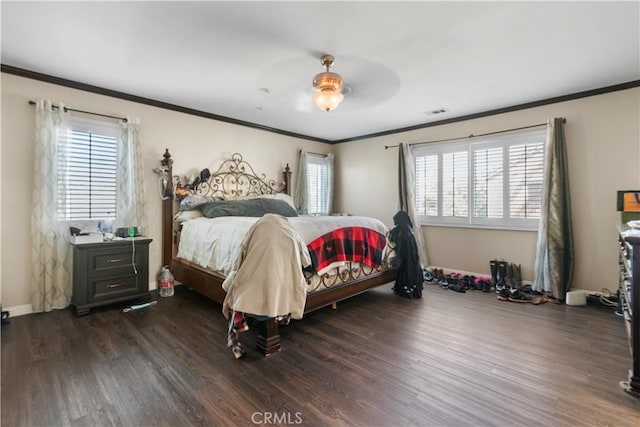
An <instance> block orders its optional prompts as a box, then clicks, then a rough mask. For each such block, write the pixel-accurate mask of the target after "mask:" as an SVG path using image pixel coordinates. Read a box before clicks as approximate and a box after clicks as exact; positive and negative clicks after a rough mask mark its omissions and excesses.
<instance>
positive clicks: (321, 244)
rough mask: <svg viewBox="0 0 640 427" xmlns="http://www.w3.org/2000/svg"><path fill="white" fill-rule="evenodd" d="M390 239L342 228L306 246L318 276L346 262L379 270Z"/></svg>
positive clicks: (359, 230)
mask: <svg viewBox="0 0 640 427" xmlns="http://www.w3.org/2000/svg"><path fill="white" fill-rule="evenodd" d="M386 243H387V240H386V238H385V236H384V235H383V234H380V233H378V232H377V231H375V230H372V229H370V228H364V227H343V228H338V229H336V230H333V231H331V232H329V233H326V234H324V235H322V236H320V237H318V238H317V239H315V240H314V241H312V242H311V243H309V244H308V245H307V248H308V249H309V255H310V256H311V264H312V265H313V267H314V268H315V270H316V271H317V272H318V274H319V275H322V274H324V273H325V272H326V271H327V270H329V269H331V268H333V267H335V266H337V265H341V264H343V263H344V262H346V261H354V262H360V263H362V264H365V265H368V266H369V267H372V268H378V267H380V263H381V262H382V254H383V251H384V248H385V245H386Z"/></svg>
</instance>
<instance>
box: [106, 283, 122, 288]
mask: <svg viewBox="0 0 640 427" xmlns="http://www.w3.org/2000/svg"><path fill="white" fill-rule="evenodd" d="M120 286H124V283H111V284H110V285H107V288H109V289H113V288H119V287H120Z"/></svg>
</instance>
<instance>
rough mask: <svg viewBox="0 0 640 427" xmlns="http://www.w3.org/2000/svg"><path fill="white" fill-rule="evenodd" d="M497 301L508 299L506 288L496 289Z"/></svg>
mask: <svg viewBox="0 0 640 427" xmlns="http://www.w3.org/2000/svg"><path fill="white" fill-rule="evenodd" d="M496 293H497V294H498V301H509V291H508V290H507V289H504V288H502V289H500V290H496Z"/></svg>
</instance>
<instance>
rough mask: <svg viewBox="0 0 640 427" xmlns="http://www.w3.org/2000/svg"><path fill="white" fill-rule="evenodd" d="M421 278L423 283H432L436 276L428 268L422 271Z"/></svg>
mask: <svg viewBox="0 0 640 427" xmlns="http://www.w3.org/2000/svg"><path fill="white" fill-rule="evenodd" d="M422 278H423V279H424V281H425V282H433V281H434V280H436V276H435V275H434V274H433V272H431V271H430V270H429V269H428V268H425V269H424V270H422Z"/></svg>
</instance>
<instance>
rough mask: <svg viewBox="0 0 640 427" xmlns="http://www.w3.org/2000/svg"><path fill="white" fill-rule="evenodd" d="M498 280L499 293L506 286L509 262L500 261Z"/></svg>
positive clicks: (497, 289)
mask: <svg viewBox="0 0 640 427" xmlns="http://www.w3.org/2000/svg"><path fill="white" fill-rule="evenodd" d="M497 264H498V276H497V277H498V280H497V282H496V292H497V293H499V292H500V291H501V290H503V289H504V288H505V287H506V285H507V284H506V281H505V280H506V277H507V265H508V264H507V262H506V261H498V262H497Z"/></svg>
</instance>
